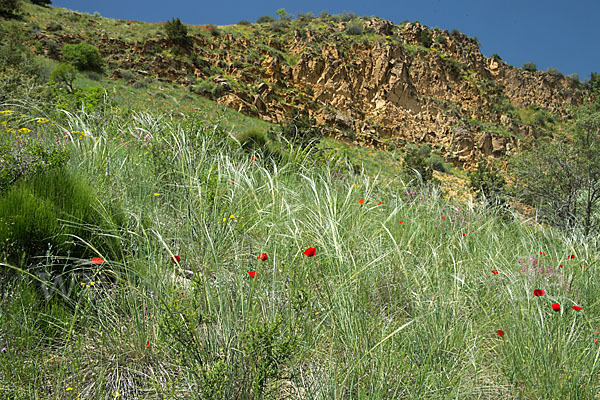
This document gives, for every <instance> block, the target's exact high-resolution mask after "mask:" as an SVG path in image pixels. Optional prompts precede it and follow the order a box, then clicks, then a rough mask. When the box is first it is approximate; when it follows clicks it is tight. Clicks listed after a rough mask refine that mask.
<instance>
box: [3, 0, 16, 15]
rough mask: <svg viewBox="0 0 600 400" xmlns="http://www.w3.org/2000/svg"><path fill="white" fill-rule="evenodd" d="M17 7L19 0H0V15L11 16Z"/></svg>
mask: <svg viewBox="0 0 600 400" xmlns="http://www.w3.org/2000/svg"><path fill="white" fill-rule="evenodd" d="M19 8H20V4H19V0H0V15H3V16H5V17H13V16H14V15H15V13H16V12H18V11H19Z"/></svg>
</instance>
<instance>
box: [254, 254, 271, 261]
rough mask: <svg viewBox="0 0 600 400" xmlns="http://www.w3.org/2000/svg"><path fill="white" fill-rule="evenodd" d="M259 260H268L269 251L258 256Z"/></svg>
mask: <svg viewBox="0 0 600 400" xmlns="http://www.w3.org/2000/svg"><path fill="white" fill-rule="evenodd" d="M256 259H257V260H260V261H267V260H268V259H269V257H267V253H262V254H261V255H260V256H258V257H256Z"/></svg>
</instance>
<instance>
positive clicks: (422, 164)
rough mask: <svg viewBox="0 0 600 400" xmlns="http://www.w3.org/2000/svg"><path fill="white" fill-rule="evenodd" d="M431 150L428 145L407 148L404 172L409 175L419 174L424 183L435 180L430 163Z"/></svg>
mask: <svg viewBox="0 0 600 400" xmlns="http://www.w3.org/2000/svg"><path fill="white" fill-rule="evenodd" d="M430 153H431V148H430V147H429V146H427V145H422V146H419V147H417V146H416V145H414V144H410V145H408V146H406V152H405V153H404V170H405V171H406V173H408V174H409V175H414V174H415V173H416V174H417V177H418V178H419V179H420V180H421V181H422V182H423V183H426V182H429V181H431V179H432V178H433V169H432V168H431V165H430V164H429V162H428V158H429V155H430Z"/></svg>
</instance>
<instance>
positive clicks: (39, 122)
mask: <svg viewBox="0 0 600 400" xmlns="http://www.w3.org/2000/svg"><path fill="white" fill-rule="evenodd" d="M48 121H49V120H48V119H47V118H38V119H37V120H36V122H37V123H38V124H45V123H46V122H48Z"/></svg>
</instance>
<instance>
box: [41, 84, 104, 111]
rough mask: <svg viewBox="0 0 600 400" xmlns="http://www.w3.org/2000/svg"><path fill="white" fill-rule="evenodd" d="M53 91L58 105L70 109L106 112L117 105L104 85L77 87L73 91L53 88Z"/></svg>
mask: <svg viewBox="0 0 600 400" xmlns="http://www.w3.org/2000/svg"><path fill="white" fill-rule="evenodd" d="M52 93H53V95H52V97H53V99H54V100H55V103H56V106H57V107H58V108H62V109H65V110H70V111H79V110H83V111H84V112H86V113H91V112H104V111H105V110H106V109H107V108H110V107H112V106H114V105H115V102H114V100H112V99H110V98H109V97H108V96H107V94H106V90H105V89H104V88H102V87H90V88H85V89H77V88H75V89H74V90H73V92H72V93H68V92H66V91H65V90H60V89H59V90H53V91H52Z"/></svg>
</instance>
